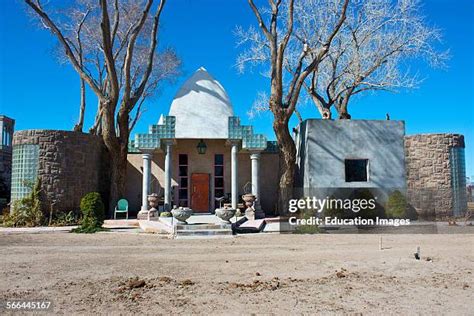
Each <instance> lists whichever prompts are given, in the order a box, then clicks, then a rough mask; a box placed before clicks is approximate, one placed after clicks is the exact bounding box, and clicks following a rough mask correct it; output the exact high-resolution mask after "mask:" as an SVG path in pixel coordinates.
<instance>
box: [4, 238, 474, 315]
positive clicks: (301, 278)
mask: <svg viewBox="0 0 474 316" xmlns="http://www.w3.org/2000/svg"><path fill="white" fill-rule="evenodd" d="M379 239H380V235H322V234H320V235H269V234H266V235H255V236H239V237H237V238H230V239H199V240H168V239H163V238H160V237H158V236H156V235H146V234H126V233H99V234H95V235H78V234H69V233H51V234H34V235H33V234H17V235H0V258H1V259H0V300H7V299H39V298H44V299H49V300H52V301H53V310H52V312H54V313H56V314H71V313H72V314H90V313H99V314H131V313H145V314H170V313H173V314H180V313H181V314H252V313H254V314H315V313H322V314H382V313H383V314H400V315H412V314H417V315H420V314H423V315H433V314H435V315H439V314H443V315H445V314H451V315H473V314H474V295H473V293H474V291H473V287H474V277H473V273H474V250H473V249H474V247H473V245H474V235H472V234H467V235H384V236H383V246H384V250H379ZM416 246H420V247H421V254H422V260H419V261H417V260H415V259H414V256H413V253H414V252H415V250H416ZM427 257H430V258H431V259H432V261H427V260H426V259H427ZM2 312H5V311H0V313H2Z"/></svg>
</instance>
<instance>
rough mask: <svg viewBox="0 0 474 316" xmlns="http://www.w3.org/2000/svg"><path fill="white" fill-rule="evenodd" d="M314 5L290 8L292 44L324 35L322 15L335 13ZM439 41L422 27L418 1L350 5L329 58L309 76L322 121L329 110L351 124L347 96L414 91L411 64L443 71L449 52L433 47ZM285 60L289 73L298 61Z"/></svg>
mask: <svg viewBox="0 0 474 316" xmlns="http://www.w3.org/2000/svg"><path fill="white" fill-rule="evenodd" d="M313 2H314V4H313V5H311V6H308V5H305V4H304V2H303V3H300V4H299V5H295V19H296V20H297V23H299V24H300V25H301V28H298V29H297V30H296V32H295V38H297V39H298V40H299V41H301V42H305V41H309V42H311V43H312V42H318V41H319V40H320V38H321V37H322V36H323V35H324V33H325V32H326V33H327V32H328V31H329V30H328V26H327V24H326V20H327V17H325V13H326V12H331V11H334V5H335V1H334V0H315V1H313ZM336 2H337V1H336ZM310 30H315V31H314V32H313V31H310ZM440 40H441V35H440V32H439V30H437V29H436V28H434V27H430V26H428V25H427V23H426V22H425V19H424V17H423V15H422V14H421V12H420V3H419V0H400V1H396V2H393V1H385V0H365V1H351V2H350V4H349V6H348V8H347V18H346V20H345V21H344V24H343V26H342V27H341V29H340V31H339V32H338V34H337V35H336V36H335V38H334V40H333V43H332V45H331V48H330V51H329V53H328V54H327V55H326V56H325V57H324V58H323V60H322V61H321V63H320V65H319V67H318V68H316V69H314V70H313V71H312V73H311V75H310V76H308V79H307V80H306V82H305V88H306V91H307V92H308V94H309V96H310V97H311V99H312V100H313V102H314V104H315V105H316V107H317V108H318V110H319V112H320V114H321V116H322V117H323V118H325V119H329V118H331V108H332V107H333V108H335V110H336V111H337V113H338V117H339V118H340V119H350V118H351V115H350V114H349V112H348V104H349V101H350V100H351V97H352V96H355V95H357V94H360V93H362V92H366V91H370V90H372V91H374V90H390V91H396V90H398V89H400V88H414V87H417V86H418V85H419V83H420V81H421V79H420V78H419V77H418V75H417V74H416V73H412V72H411V71H410V68H409V67H408V66H407V64H408V63H409V62H410V61H413V60H414V59H423V60H425V61H427V62H428V63H429V64H430V65H431V66H434V67H438V66H444V65H445V61H446V60H447V59H448V57H449V54H448V52H447V51H437V50H436V49H435V47H434V46H435V44H436V43H437V42H440ZM288 56H289V58H292V60H291V59H290V60H289V61H288V64H287V65H288V70H289V71H290V72H292V71H293V69H295V68H296V67H297V66H296V65H297V63H298V61H297V59H296V58H294V56H292V55H291V54H289V55H288Z"/></svg>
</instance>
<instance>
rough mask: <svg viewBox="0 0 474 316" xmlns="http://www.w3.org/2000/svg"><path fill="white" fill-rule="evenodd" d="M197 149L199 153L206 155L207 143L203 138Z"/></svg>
mask: <svg viewBox="0 0 474 316" xmlns="http://www.w3.org/2000/svg"><path fill="white" fill-rule="evenodd" d="M196 148H197V150H198V154H200V155H204V154H205V153H206V149H207V145H206V143H205V142H204V141H203V140H202V139H201V140H200V141H199V143H198V145H197V147H196Z"/></svg>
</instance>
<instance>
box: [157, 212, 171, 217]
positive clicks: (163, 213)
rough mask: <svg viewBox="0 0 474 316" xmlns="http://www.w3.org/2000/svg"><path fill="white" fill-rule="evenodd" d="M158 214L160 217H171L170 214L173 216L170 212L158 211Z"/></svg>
mask: <svg viewBox="0 0 474 316" xmlns="http://www.w3.org/2000/svg"><path fill="white" fill-rule="evenodd" d="M160 216H161V217H171V216H173V215H172V214H171V212H161V213H160Z"/></svg>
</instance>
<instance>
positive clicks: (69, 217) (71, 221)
mask: <svg viewBox="0 0 474 316" xmlns="http://www.w3.org/2000/svg"><path fill="white" fill-rule="evenodd" d="M77 223H78V216H77V213H76V212H74V211H69V212H60V213H57V214H55V216H54V218H53V221H52V225H53V226H71V225H77Z"/></svg>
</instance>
